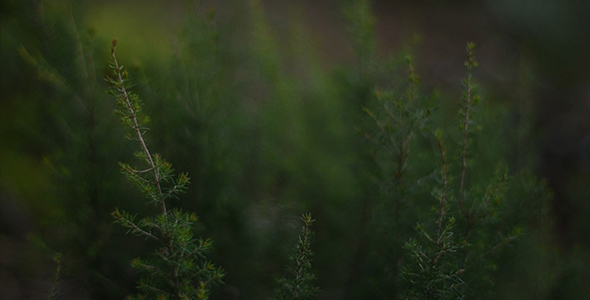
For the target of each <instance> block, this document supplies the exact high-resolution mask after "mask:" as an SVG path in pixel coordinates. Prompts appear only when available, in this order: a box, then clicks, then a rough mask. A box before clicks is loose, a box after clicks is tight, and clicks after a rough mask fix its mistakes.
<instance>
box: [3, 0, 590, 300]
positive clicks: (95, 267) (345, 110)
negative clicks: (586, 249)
mask: <svg viewBox="0 0 590 300" xmlns="http://www.w3.org/2000/svg"><path fill="white" fill-rule="evenodd" d="M349 2H350V3H348V2H347V4H346V5H344V9H343V10H344V12H343V15H344V16H346V19H347V22H348V27H349V28H348V29H349V31H348V32H349V34H350V40H351V45H353V47H352V48H353V49H354V53H355V61H354V62H352V63H350V64H347V65H343V66H340V67H338V68H335V69H329V70H326V68H324V67H322V66H321V64H320V62H319V61H318V60H319V58H318V57H317V56H316V52H315V50H314V44H313V41H310V40H308V39H306V36H307V35H306V34H305V32H306V30H309V29H307V28H305V26H303V23H302V22H299V21H298V17H297V15H296V14H295V15H294V16H293V20H292V22H290V24H291V25H292V27H291V28H288V29H287V30H285V32H288V33H289V35H288V36H286V37H285V36H279V35H278V34H276V33H275V32H274V31H273V28H272V26H270V25H269V24H268V21H267V18H266V15H265V11H264V9H263V6H262V4H261V3H260V2H259V1H249V2H246V1H234V3H233V5H234V6H236V7H234V8H233V9H232V11H230V12H223V13H224V14H225V18H223V19H221V18H219V19H218V17H217V16H216V13H217V12H215V11H213V10H207V9H205V8H204V6H199V5H193V4H191V5H187V7H189V9H187V11H190V12H189V13H187V14H186V16H185V17H184V20H183V24H182V25H181V26H179V27H180V30H179V31H178V32H175V33H174V35H175V36H174V42H173V43H169V42H168V41H167V40H166V41H161V40H159V41H154V43H155V45H145V44H144V45H131V43H129V44H127V43H126V40H125V37H123V36H122V37H119V39H118V42H116V41H114V42H112V46H111V40H110V39H108V38H105V37H104V36H102V35H101V34H100V32H101V26H100V25H101V24H95V25H94V26H93V27H88V26H87V25H86V24H87V19H85V18H86V17H85V15H84V6H83V5H78V4H76V3H69V2H67V1H56V2H55V3H45V4H42V3H41V2H33V1H31V2H30V3H29V2H27V1H23V2H19V1H13V2H10V4H7V5H6V6H5V7H6V9H9V10H12V11H13V12H14V14H15V15H18V16H19V18H18V19H3V20H2V24H3V26H2V27H3V28H2V94H3V96H2V97H3V98H5V97H6V100H5V99H3V104H2V105H3V107H2V121H1V122H2V146H1V151H2V152H1V155H2V164H3V166H2V172H3V173H4V174H2V182H1V184H2V193H4V194H6V195H12V197H14V199H18V200H15V201H11V203H12V202H15V203H18V204H17V206H18V207H19V209H22V210H24V211H27V212H28V217H23V218H24V221H23V220H20V219H18V218H19V215H15V216H13V217H14V218H15V220H16V221H15V223H18V224H25V225H22V226H21V227H23V226H24V227H23V228H24V229H22V230H21V229H18V228H17V229H15V230H14V231H13V232H9V231H7V232H6V234H3V235H2V236H3V237H2V239H3V241H4V242H3V244H6V247H8V248H11V249H16V250H13V251H17V252H20V253H18V254H12V255H11V256H10V260H9V261H7V262H2V264H3V265H2V266H3V269H4V267H6V270H7V274H11V275H10V276H13V277H11V278H16V279H15V280H16V281H15V282H16V283H15V284H14V285H13V286H12V288H8V290H10V291H12V293H13V294H14V295H17V296H15V297H19V296H20V297H25V296H26V295H28V294H26V293H32V295H33V296H35V297H38V296H39V295H43V297H47V298H48V299H58V298H61V299H123V298H126V297H137V299H144V298H145V299H207V298H211V299H261V298H265V299H268V298H274V299H312V298H314V297H315V298H318V299H554V298H555V297H558V298H559V299H580V298H582V297H583V296H584V295H585V296H588V294H589V293H588V290H583V283H584V281H583V276H584V274H586V275H587V271H585V270H584V269H583V268H582V267H581V266H582V265H583V259H584V258H583V256H580V254H579V253H580V252H581V251H580V252H576V251H572V252H571V253H567V255H566V254H563V253H562V252H560V251H559V250H557V249H556V248H555V245H554V243H553V241H552V233H553V231H552V226H553V225H552V222H551V218H550V214H548V210H547V209H548V204H549V201H550V199H551V192H550V191H549V190H548V189H547V188H546V187H545V185H544V184H543V181H542V180H541V179H539V178H537V177H536V176H535V175H534V167H535V165H534V164H535V160H534V159H532V158H533V157H535V155H536V154H535V153H534V152H533V151H530V149H529V150H527V151H529V152H526V153H522V151H523V150H522V149H521V148H518V149H517V146H518V144H519V143H522V142H523V141H528V140H530V139H531V135H532V133H531V132H530V129H531V124H530V122H532V120H530V119H526V118H524V121H521V122H514V121H513V120H512V119H511V116H513V115H514V114H519V115H523V116H530V115H531V112H530V111H526V109H528V108H527V107H523V106H518V105H514V106H511V105H509V104H500V103H498V102H494V101H492V100H493V99H489V98H490V97H492V95H494V93H492V92H489V91H487V90H486V88H485V86H481V87H479V86H478V84H477V82H478V79H477V78H478V76H477V67H478V62H477V59H476V56H477V55H478V52H477V45H474V44H472V43H467V42H468V41H465V44H466V45H467V46H466V48H465V53H464V56H465V64H464V79H463V81H462V82H461V83H462V86H461V87H460V88H457V90H454V91H445V92H440V91H436V90H435V91H433V90H427V89H425V88H422V87H421V84H420V76H419V74H417V72H416V71H415V69H416V68H415V65H414V64H415V61H418V60H420V57H413V56H412V53H411V52H410V51H406V52H402V53H394V54H392V55H391V56H390V58H388V59H384V58H382V57H381V56H380V55H378V54H377V53H376V52H377V51H376V45H375V37H374V22H375V20H374V17H373V15H372V13H371V9H370V5H369V3H368V1H363V0H358V1H349ZM232 14H235V15H232ZM238 16H239V17H238ZM244 16H247V17H244ZM124 18H126V16H125V15H113V16H112V19H113V20H114V21H113V23H114V24H116V25H118V26H124V24H125V22H124V21H121V19H124ZM222 21H223V22H222ZM105 26H115V25H112V24H111V25H105ZM145 30H149V28H148V29H145ZM163 44H165V45H166V46H162V45H163ZM169 44H172V45H169ZM115 46H117V48H118V49H117V51H115ZM149 47H154V49H157V48H158V47H164V48H171V49H173V50H172V51H170V53H173V54H172V55H170V56H169V57H168V56H164V57H163V55H159V56H156V55H154V54H153V53H151V54H146V52H145V51H146V50H145V49H143V48H149ZM410 48H411V47H410ZM154 51H156V50H154ZM166 53H168V52H166ZM150 55H152V56H153V57H152V56H150ZM152 58H153V60H152ZM123 65H125V66H123ZM104 79H106V80H104ZM107 91H110V92H111V93H110V94H109V93H107ZM488 95H490V96H489V97H488ZM139 99H141V100H139ZM114 111H116V112H117V113H113V112H114ZM118 117H119V119H118ZM126 127H127V128H126ZM126 137H127V138H126ZM138 149H139V151H138ZM156 152H157V153H159V154H156ZM516 152H519V157H520V156H526V157H531V159H524V160H522V159H521V160H518V161H517V160H516V159H514V156H515V155H514V153H516ZM164 158H166V159H164ZM523 161H524V162H523ZM142 164H143V165H142ZM172 164H173V165H174V166H175V168H176V170H177V172H179V173H178V174H179V175H174V172H175V170H174V169H172ZM135 165H139V166H137V167H136V166H135ZM187 174H188V175H187ZM125 175H127V176H125ZM189 176H190V178H189ZM126 177H127V178H126ZM189 183H190V184H189ZM0 205H8V202H6V203H4V201H3V202H2V203H0ZM308 212H311V214H308ZM302 214H303V215H302ZM311 215H313V217H314V219H315V220H314V219H312V218H311ZM300 216H302V217H301V218H300ZM113 217H114V218H113ZM11 220H12V219H11ZM312 223H314V224H313V225H314V226H313V228H312V227H311V225H312ZM120 225H122V226H120ZM19 226H20V225H19ZM9 228H13V227H9ZM14 228H16V227H14ZM19 228H20V227H19ZM126 229H128V233H131V234H129V235H127V234H126ZM19 230H20V231H19ZM24 236H28V239H27V240H21V239H20V238H21V237H24ZM3 246H4V245H3ZM51 257H54V260H51V259H50V258H51ZM578 262H580V263H578ZM3 272H4V271H3ZM557 273H560V274H566V275H567V276H560V277H557V276H556V274H557ZM3 276H4V275H3ZM7 276H8V275H7ZM33 279H35V280H33ZM25 290H28V291H29V292H25ZM19 293H20V294H19ZM132 295H136V296H132Z"/></svg>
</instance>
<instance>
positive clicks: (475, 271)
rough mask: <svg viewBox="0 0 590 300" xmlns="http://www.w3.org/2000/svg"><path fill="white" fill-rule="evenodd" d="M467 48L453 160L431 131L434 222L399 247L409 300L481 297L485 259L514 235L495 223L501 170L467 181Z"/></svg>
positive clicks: (470, 100)
mask: <svg viewBox="0 0 590 300" xmlns="http://www.w3.org/2000/svg"><path fill="white" fill-rule="evenodd" d="M473 49H474V45H473V44H472V43H469V44H468V45H467V60H466V62H465V67H466V72H467V76H466V78H465V79H464V80H463V96H462V101H461V109H460V113H459V117H460V118H459V119H460V126H459V138H458V139H456V140H458V145H457V147H455V149H456V152H457V155H456V158H455V160H453V159H452V158H451V159H449V157H448V151H447V150H446V146H445V142H444V131H443V130H441V129H439V130H437V131H436V132H435V138H436V144H437V146H438V149H439V169H440V171H439V172H437V174H436V176H434V178H435V181H436V182H437V183H436V185H435V188H434V189H433V191H432V196H433V198H435V199H436V200H437V204H436V206H434V208H433V211H435V212H436V215H435V218H434V220H435V221H434V222H432V219H431V220H424V221H419V222H418V224H417V225H416V234H417V236H415V237H412V238H410V239H409V241H408V242H406V243H405V246H404V248H405V249H406V250H407V252H408V256H409V258H410V260H409V261H406V263H405V267H404V268H403V270H402V273H401V275H402V277H403V279H404V281H405V282H406V283H407V284H408V289H407V290H406V291H405V293H404V294H405V295H406V297H408V298H409V299H462V298H464V297H466V298H471V297H475V296H479V297H484V295H486V294H488V293H489V291H490V290H491V286H492V285H493V282H492V281H493V280H492V277H491V274H490V271H491V270H493V269H494V267H495V261H494V259H493V258H492V257H491V255H492V254H495V252H497V251H499V250H501V249H502V248H503V247H504V246H506V245H507V244H508V243H509V242H511V241H513V240H514V239H516V238H517V237H518V236H519V234H520V229H519V228H518V227H514V228H509V227H502V226H499V225H500V224H498V222H501V220H502V219H503V218H504V216H503V215H502V207H503V206H505V205H509V204H506V202H507V201H508V199H507V198H506V196H505V192H506V188H507V181H508V174H507V171H506V170H505V168H502V167H498V168H497V171H496V173H495V175H493V176H492V178H491V179H487V180H484V182H483V183H479V182H478V181H476V180H475V179H473V176H469V175H470V171H471V170H472V165H473V164H474V163H476V162H474V159H475V158H474V154H473V152H472V151H473V150H472V149H473V147H474V135H475V133H476V131H477V130H478V124H477V122H476V119H475V118H474V114H475V112H476V109H475V108H476V107H477V106H476V105H477V104H478V102H479V101H480V99H479V96H478V95H477V93H476V91H475V88H476V86H475V84H474V82H473V70H474V69H475V67H477V63H476V61H475V59H474V56H473ZM451 132H452V131H451ZM500 166H501V164H500ZM455 179H458V181H459V182H458V184H457V183H455V182H454V180H455Z"/></svg>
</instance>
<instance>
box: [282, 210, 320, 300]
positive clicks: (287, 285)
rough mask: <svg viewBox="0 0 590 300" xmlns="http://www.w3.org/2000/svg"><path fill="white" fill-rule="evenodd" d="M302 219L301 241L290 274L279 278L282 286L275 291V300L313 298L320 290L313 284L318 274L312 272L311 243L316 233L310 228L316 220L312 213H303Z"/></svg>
mask: <svg viewBox="0 0 590 300" xmlns="http://www.w3.org/2000/svg"><path fill="white" fill-rule="evenodd" d="M301 220H302V221H303V227H302V228H301V233H300V235H299V241H298V242H297V245H296V246H295V251H294V252H295V253H293V254H292V255H291V256H290V260H291V265H290V266H289V267H287V272H288V273H289V275H288V276H287V277H283V278H281V279H279V283H280V284H281V287H280V288H278V289H277V290H276V291H275V295H274V298H273V299H275V300H299V299H312V298H313V297H314V296H315V295H316V294H317V292H318V291H319V288H318V287H316V286H314V284H313V281H314V280H315V279H316V276H315V275H314V274H313V273H312V272H311V260H312V257H313V252H312V251H311V243H312V242H313V235H314V233H313V231H311V229H310V228H311V224H312V223H313V222H314V221H315V220H313V219H312V218H311V213H308V214H303V215H302V216H301Z"/></svg>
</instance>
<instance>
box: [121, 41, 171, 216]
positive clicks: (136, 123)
mask: <svg viewBox="0 0 590 300" xmlns="http://www.w3.org/2000/svg"><path fill="white" fill-rule="evenodd" d="M116 46H117V40H116V39H115V40H113V47H112V48H111V56H112V57H113V62H114V64H115V71H117V80H118V81H117V83H118V86H117V88H118V89H119V93H120V95H121V97H122V98H123V99H124V100H125V108H126V109H127V111H128V112H129V116H130V117H131V119H132V120H133V126H132V127H133V131H134V132H135V135H136V136H137V140H138V141H139V144H140V145H141V149H142V150H143V152H144V153H145V156H146V159H147V162H148V164H149V165H150V169H151V170H152V173H153V174H154V184H155V185H156V187H157V189H158V194H159V196H160V197H161V196H162V195H163V194H162V188H161V186H160V176H159V174H158V169H157V168H156V164H155V163H154V160H153V158H152V155H151V153H150V150H149V149H148V147H147V144H146V142H145V140H144V138H143V133H142V132H141V128H140V126H139V121H138V120H137V113H136V111H135V110H134V109H133V106H132V105H131V101H130V99H129V94H128V93H127V89H126V88H125V82H124V80H123V74H122V73H121V67H120V66H119V62H118V61H117V56H116V55H115V49H116ZM159 202H160V209H161V211H162V214H163V215H164V216H166V215H167V214H168V211H167V209H166V202H165V201H159Z"/></svg>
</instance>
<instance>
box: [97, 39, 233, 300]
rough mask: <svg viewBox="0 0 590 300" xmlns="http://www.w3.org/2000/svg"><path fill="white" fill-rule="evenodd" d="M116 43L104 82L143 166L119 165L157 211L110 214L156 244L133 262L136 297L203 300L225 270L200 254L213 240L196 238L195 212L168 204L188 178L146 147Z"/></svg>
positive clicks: (140, 118) (137, 104) (137, 105)
mask: <svg viewBox="0 0 590 300" xmlns="http://www.w3.org/2000/svg"><path fill="white" fill-rule="evenodd" d="M116 43H117V41H116V40H114V41H113V46H112V49H111V55H112V58H113V63H112V65H111V68H112V69H113V77H107V81H108V82H109V83H110V84H111V85H112V87H113V88H112V89H111V91H110V92H111V94H113V95H114V96H115V97H116V98H117V103H118V106H119V109H118V110H117V111H116V112H117V114H118V115H119V116H120V117H121V121H122V122H123V124H124V125H126V126H127V127H129V128H130V129H131V130H132V135H131V136H128V137H129V138H130V139H132V140H135V141H137V142H138V143H139V145H140V149H141V150H140V151H138V152H136V153H135V156H136V157H137V158H138V159H139V160H141V161H143V162H144V163H145V164H146V167H147V168H145V169H141V170H139V169H136V168H134V167H131V166H130V165H129V164H125V163H120V166H121V170H122V171H123V173H125V175H126V176H127V177H128V179H129V180H130V181H131V182H133V183H134V184H135V185H137V186H138V187H139V189H140V190H141V192H142V193H143V194H144V195H145V197H146V198H147V200H148V204H153V205H154V206H156V207H157V209H158V214H156V215H155V216H152V217H150V216H148V217H144V218H142V219H141V220H139V221H135V216H132V215H130V214H129V213H127V212H125V211H119V210H118V209H117V210H115V212H113V213H112V215H113V217H115V219H116V222H117V223H119V224H121V225H122V226H124V227H126V228H128V229H129V230H128V232H129V233H132V234H134V235H138V236H141V237H144V238H146V239H147V240H151V241H152V242H155V243H156V244H157V245H158V246H157V249H156V251H155V252H154V254H153V255H152V257H150V258H136V259H134V260H133V261H132V264H131V265H132V267H133V268H135V269H137V270H139V271H142V272H143V273H145V275H144V276H143V277H142V279H141V280H140V282H139V285H138V289H139V290H140V291H141V292H142V295H140V296H139V297H138V299H144V298H152V299H156V298H157V299H194V298H197V299H207V298H208V296H209V290H210V288H211V285H212V284H217V283H221V278H222V277H223V275H224V274H223V271H222V269H221V268H218V267H216V266H215V265H214V264H212V263H211V262H209V261H207V260H205V256H204V254H205V253H206V252H207V251H208V250H209V249H210V248H211V245H212V242H211V240H209V239H206V240H203V239H197V238H195V237H194V234H193V225H194V223H195V222H196V221H197V217H196V215H195V214H192V213H186V212H183V211H182V210H180V209H175V208H173V209H170V206H169V202H170V200H172V199H176V198H178V196H179V194H181V193H182V192H184V191H185V190H186V189H187V185H188V184H189V182H190V181H189V177H188V175H187V174H186V173H181V174H179V175H178V176H176V177H174V176H173V172H174V169H172V165H171V164H170V163H169V162H167V161H165V160H164V159H163V158H162V157H161V156H160V155H158V154H152V153H151V152H150V149H149V148H148V145H147V143H146V139H145V137H144V135H145V132H146V131H147V130H148V128H147V127H146V126H145V125H146V123H147V122H148V120H149V119H148V118H147V116H145V115H144V114H143V113H142V104H141V101H140V99H139V97H138V96H137V95H136V94H134V93H133V92H131V91H130V90H129V87H130V86H129V83H128V79H127V78H128V72H127V71H126V70H123V66H122V65H119V63H118V61H117V57H116V55H115V49H116Z"/></svg>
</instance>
